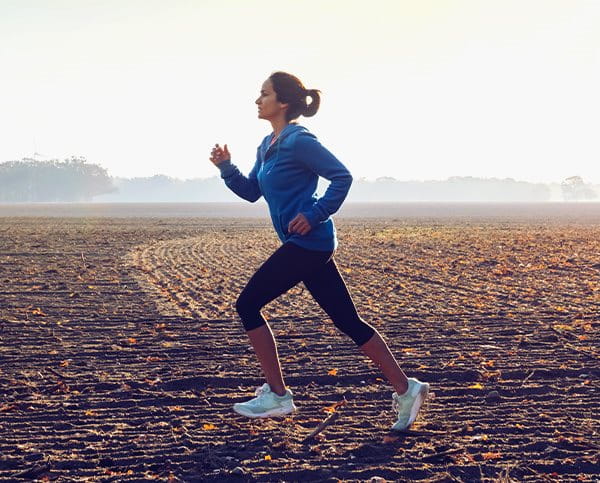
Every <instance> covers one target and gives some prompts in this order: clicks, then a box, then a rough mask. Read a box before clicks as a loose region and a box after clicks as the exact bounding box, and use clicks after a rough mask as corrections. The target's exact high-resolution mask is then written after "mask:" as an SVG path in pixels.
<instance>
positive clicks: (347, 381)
mask: <svg viewBox="0 0 600 483" xmlns="http://www.w3.org/2000/svg"><path fill="white" fill-rule="evenodd" d="M259 225H260V224H259ZM338 226H339V228H340V229H339V232H340V242H341V247H340V250H339V251H338V254H337V255H336V257H337V260H338V264H339V265H340V268H341V270H342V273H343V275H344V277H345V278H346V281H347V282H348V285H349V287H350V291H351V293H352V295H353V297H354V299H355V301H356V303H357V306H358V307H359V312H360V313H361V315H362V316H363V317H364V318H366V319H367V320H369V321H370V322H371V323H373V324H374V325H375V326H376V327H377V328H378V329H379V330H380V331H381V332H383V333H384V335H385V336H386V338H387V340H388V343H389V344H390V346H391V347H392V348H393V351H394V353H395V354H396V355H397V356H398V358H399V359H401V364H402V366H403V368H404V369H405V370H406V371H407V372H408V373H409V374H410V375H414V376H416V377H419V378H422V379H424V380H427V381H429V382H430V383H431V384H432V386H433V390H434V391H435V393H436V396H435V397H434V398H432V400H431V401H430V402H429V403H428V404H427V407H426V410H425V412H424V414H423V417H422V418H420V419H419V421H418V422H417V424H416V425H415V428H414V431H413V432H412V433H411V434H410V435H408V436H402V437H391V436H389V435H388V433H387V429H388V427H389V425H390V424H391V422H392V415H391V414H390V411H389V406H390V401H389V399H390V391H389V390H388V388H387V387H386V386H385V385H384V384H383V382H382V381H381V380H379V375H378V374H377V372H376V371H375V370H374V368H373V367H372V366H371V365H369V364H368V363H367V362H366V360H365V359H364V358H363V357H362V356H361V355H359V353H358V351H357V350H356V349H355V348H354V347H353V345H352V344H351V343H350V342H349V341H348V340H346V339H345V338H344V337H343V336H341V335H339V334H337V333H336V330H335V329H334V328H333V326H332V325H331V323H330V322H328V321H327V320H326V317H325V315H324V314H323V313H322V312H321V310H320V308H319V307H318V306H317V305H316V304H315V303H314V302H313V301H312V300H311V299H310V296H309V295H308V294H307V293H306V291H305V290H302V288H301V287H298V288H295V289H294V290H292V291H291V293H289V294H287V295H286V296H283V297H281V298H280V299H278V300H277V301H274V302H273V303H271V304H269V306H267V307H266V309H265V313H266V315H267V318H268V319H269V320H270V321H271V322H272V326H273V329H274V331H275V333H276V337H277V339H278V343H279V346H280V355H281V358H282V361H283V365H284V371H285V374H286V377H287V380H288V383H289V384H290V385H291V386H292V388H293V390H294V392H295V394H296V397H297V400H298V403H299V406H300V408H301V411H300V412H298V413H297V414H296V415H294V416H293V417H290V418H285V419H284V420H279V421H271V420H267V421H247V420H244V419H243V418H240V417H238V416H235V415H234V414H233V413H232V412H231V411H230V406H231V404H232V402H234V401H237V400H241V399H242V398H245V397H248V395H249V393H250V392H251V391H252V390H253V389H254V387H255V386H256V385H258V384H259V383H260V382H261V378H260V373H259V370H258V368H257V365H256V362H255V360H254V355H253V354H252V352H251V350H249V349H248V344H247V341H246V339H245V335H244V334H243V331H242V329H241V327H240V325H239V322H237V318H236V316H235V313H234V309H233V303H234V301H235V298H236V296H237V294H238V293H239V291H240V290H241V288H242V287H243V285H244V283H245V282H246V280H247V279H248V278H249V277H250V275H251V274H252V273H253V272H254V270H255V269H256V268H258V266H259V265H260V263H262V261H264V259H265V258H266V257H267V256H268V255H269V254H270V253H271V252H272V251H273V250H274V249H275V248H276V247H277V245H278V243H277V241H276V240H275V238H274V236H273V234H272V231H271V229H270V227H268V225H267V224H265V223H263V224H262V225H260V226H258V227H256V222H254V221H253V222H247V221H242V220H234V221H231V222H229V221H228V222H227V223H224V222H223V223H219V222H215V221H214V220H210V221H206V220H198V219H195V220H176V221H169V220H118V221H117V220H102V221H99V220H92V219H79V220H72V219H71V220H60V219H59V220H56V219H53V220H47V219H39V220H33V221H32V220H25V219H3V220H1V221H0V241H1V245H0V246H1V247H2V251H1V252H0V263H1V267H2V275H1V277H0V278H1V279H2V280H1V281H2V288H1V293H0V300H1V301H2V303H1V305H0V323H1V326H2V327H1V334H2V335H1V346H0V347H1V351H2V352H1V354H0V356H1V359H2V365H1V366H0V387H1V388H2V393H3V394H6V397H5V398H4V400H3V401H2V402H1V403H0V404H1V405H0V431H1V434H2V435H3V437H2V440H1V443H0V453H1V454H2V457H1V458H0V479H6V480H9V479H12V478H13V477H14V476H15V475H17V474H19V473H20V474H24V473H23V472H29V473H25V475H26V476H28V477H29V478H31V477H36V476H40V475H41V476H43V475H46V476H48V477H49V478H50V479H53V478H58V479H61V478H86V477H90V478H91V477H93V478H105V479H108V480H110V479H113V480H127V479H132V480H133V479H140V478H146V479H153V478H168V477H169V476H170V475H172V477H173V478H177V479H181V480H185V481H194V480H211V479H212V480H214V481H222V480H224V479H228V478H238V479H239V478H240V476H241V477H243V478H246V479H257V480H278V479H280V480H295V479H300V478H303V479H328V478H334V477H337V478H342V479H344V478H346V479H350V478H351V479H367V478H370V477H372V476H374V475H379V476H382V477H384V478H388V479H402V478H406V479H414V478H425V479H435V478H440V477H443V476H444V475H450V476H451V477H452V478H455V479H456V478H458V479H462V480H465V481H467V480H473V479H480V478H482V476H483V477H484V478H497V477H501V476H503V475H508V476H511V477H513V478H518V479H522V480H528V479H529V480H536V479H539V478H540V477H542V474H547V475H552V474H553V473H556V474H557V475H559V476H560V478H561V479H562V480H567V481H568V480H576V479H577V478H578V477H582V478H588V479H592V478H594V477H595V476H597V473H598V472H597V465H596V464H597V458H598V443H597V441H598V429H599V428H598V422H597V418H595V413H596V412H597V408H598V402H599V396H598V374H599V370H598V354H597V349H596V348H597V347H598V346H599V344H598V341H599V340H598V328H599V320H598V316H597V314H598V305H599V303H600V299H599V297H598V295H599V291H598V290H599V288H600V287H599V283H598V281H599V276H598V274H599V272H598V269H597V268H594V267H595V266H596V265H597V264H598V263H599V261H600V246H599V243H598V240H600V237H599V236H598V235H600V233H599V232H600V229H599V228H598V227H596V226H590V225H584V224H581V225H570V226H568V225H564V226H562V225H561V226H548V227H546V226H537V225H533V224H504V225H503V224H500V223H490V224H485V223H478V224H468V223H456V222H455V223H451V222H445V223H444V224H436V223H422V224H410V225H409V224H404V223H401V222H389V221H377V220H369V221H368V222H367V223H366V224H364V223H362V222H358V221H351V220H344V221H343V222H338ZM140 243H142V244H141V245H140ZM331 369H337V375H335V376H333V375H331V374H329V371H330V370H331ZM343 397H345V398H346V399H347V400H348V401H349V402H348V404H347V405H346V406H345V407H344V408H343V409H342V410H341V417H340V419H339V420H338V421H337V423H335V424H334V425H332V426H330V427H328V428H327V429H326V430H325V432H324V433H322V434H321V435H320V436H319V437H318V438H317V439H316V440H315V441H313V442H312V443H311V444H308V445H303V444H302V443H301V439H302V436H303V435H306V434H308V433H309V432H310V431H311V430H312V429H313V428H314V427H315V426H316V425H317V424H318V423H319V422H320V421H322V420H323V419H324V418H325V417H326V416H327V413H325V412H324V411H323V410H324V409H325V408H327V407H329V406H331V405H332V404H334V403H335V402H336V401H339V400H341V399H342V398H343ZM267 456H268V457H270V458H267ZM235 468H238V469H237V470H236V471H235V472H234V469H235ZM235 473H242V474H241V475H240V474H235Z"/></svg>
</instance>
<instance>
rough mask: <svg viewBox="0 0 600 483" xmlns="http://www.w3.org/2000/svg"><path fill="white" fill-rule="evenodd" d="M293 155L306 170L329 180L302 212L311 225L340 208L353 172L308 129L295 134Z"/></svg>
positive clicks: (348, 188)
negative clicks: (320, 193) (322, 193)
mask: <svg viewBox="0 0 600 483" xmlns="http://www.w3.org/2000/svg"><path fill="white" fill-rule="evenodd" d="M294 154H295V156H296V158H297V159H298V160H300V162H302V163H303V164H304V165H305V166H306V167H307V168H308V169H310V170H311V171H313V172H314V173H315V174H317V175H318V176H321V177H323V178H325V179H327V180H329V181H331V183H330V184H329V186H328V187H327V190H326V191H325V194H324V195H323V196H322V197H321V198H319V199H318V200H317V201H316V203H314V204H313V206H312V207H311V209H310V210H308V211H305V212H303V213H302V214H303V215H304V216H306V219H307V220H308V222H309V223H310V226H311V227H313V228H314V227H315V226H317V225H318V224H319V223H322V222H324V221H325V220H327V219H328V218H329V216H330V215H332V214H334V213H335V212H336V211H337V210H339V208H340V206H341V205H342V203H343V201H344V200H345V199H346V196H347V195H348V191H349V190H350V185H351V184H352V175H351V174H350V171H348V169H347V168H346V166H344V165H343V164H342V163H341V162H340V161H339V160H338V159H337V158H336V157H335V156H334V155H333V154H331V153H330V152H329V151H328V150H327V149H326V148H325V147H324V146H323V145H322V144H321V143H320V142H319V141H318V140H317V138H316V137H315V136H314V135H313V134H311V133H309V132H303V133H300V134H298V137H297V139H296V142H295V144H294Z"/></svg>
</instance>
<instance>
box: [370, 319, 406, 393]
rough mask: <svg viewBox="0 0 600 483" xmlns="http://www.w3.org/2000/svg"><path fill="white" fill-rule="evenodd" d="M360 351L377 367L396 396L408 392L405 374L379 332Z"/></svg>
mask: <svg viewBox="0 0 600 483" xmlns="http://www.w3.org/2000/svg"><path fill="white" fill-rule="evenodd" d="M360 350H361V351H362V352H363V354H365V355H366V356H368V357H369V358H370V359H371V360H372V361H373V362H374V363H375V364H376V365H377V367H379V369H380V370H381V372H383V375H384V376H385V377H386V379H387V380H388V381H389V383H390V384H391V385H392V386H393V387H394V389H395V390H396V392H397V393H398V394H404V393H405V392H406V391H407V390H408V380H407V378H406V374H404V372H403V371H402V369H400V366H399V365H398V362H396V359H395V358H394V356H393V355H392V353H391V352H390V349H389V348H388V346H387V344H386V343H385V341H384V340H383V339H382V337H381V335H379V332H377V331H375V333H374V334H373V337H371V338H370V339H369V340H368V341H367V342H365V343H364V344H363V345H361V346H360Z"/></svg>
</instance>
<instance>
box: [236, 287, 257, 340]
mask: <svg viewBox="0 0 600 483" xmlns="http://www.w3.org/2000/svg"><path fill="white" fill-rule="evenodd" d="M261 308H262V307H258V306H257V305H256V303H253V302H252V299H251V298H250V297H248V296H246V295H245V294H244V292H242V293H241V294H240V296H239V297H238V299H237V300H236V301H235V310H236V311H237V313H238V315H239V316H240V319H241V321H242V325H243V326H244V329H245V330H246V331H248V330H252V329H256V328H257V327H260V326H261V325H263V324H264V319H263V317H262V315H261V314H260V309H261Z"/></svg>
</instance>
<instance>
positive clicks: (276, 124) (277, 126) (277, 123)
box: [271, 119, 289, 136]
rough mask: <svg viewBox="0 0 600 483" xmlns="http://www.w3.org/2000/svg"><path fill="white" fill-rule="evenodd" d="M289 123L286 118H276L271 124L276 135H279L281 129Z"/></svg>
mask: <svg viewBox="0 0 600 483" xmlns="http://www.w3.org/2000/svg"><path fill="white" fill-rule="evenodd" d="M288 124H289V123H288V122H287V121H286V120H285V119H274V120H273V121H271V126H273V133H274V134H275V136H279V135H280V134H281V131H283V130H284V129H285V127H286V126H287V125H288Z"/></svg>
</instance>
